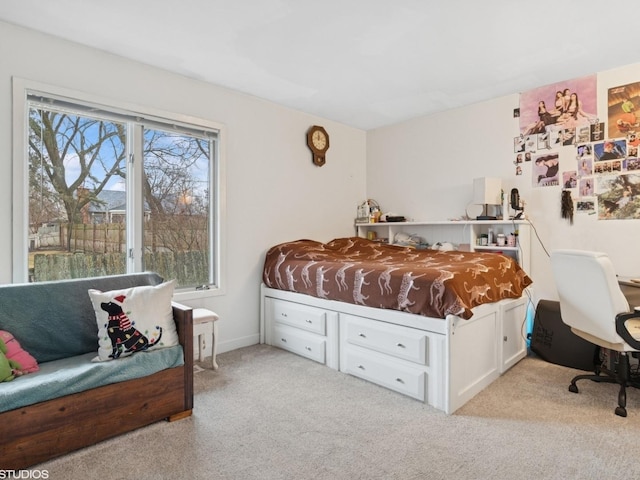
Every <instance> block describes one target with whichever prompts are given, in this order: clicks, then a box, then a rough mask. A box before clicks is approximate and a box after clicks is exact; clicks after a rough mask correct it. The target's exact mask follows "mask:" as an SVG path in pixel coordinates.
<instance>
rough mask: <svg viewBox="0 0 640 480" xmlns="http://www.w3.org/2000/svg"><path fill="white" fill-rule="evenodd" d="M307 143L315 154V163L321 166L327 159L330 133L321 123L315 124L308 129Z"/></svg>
mask: <svg viewBox="0 0 640 480" xmlns="http://www.w3.org/2000/svg"><path fill="white" fill-rule="evenodd" d="M307 145H308V146H309V148H310V149H311V153H312V154H313V163H314V164H315V165H317V166H319V167H321V166H322V165H324V164H325V162H326V160H327V150H329V134H328V133H327V131H326V130H325V129H324V127H321V126H319V125H314V126H312V127H311V128H309V130H308V131H307Z"/></svg>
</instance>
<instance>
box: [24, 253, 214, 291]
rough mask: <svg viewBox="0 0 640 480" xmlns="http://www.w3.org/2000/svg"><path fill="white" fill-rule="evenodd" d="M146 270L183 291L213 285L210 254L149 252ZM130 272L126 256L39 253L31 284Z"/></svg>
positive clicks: (35, 258)
mask: <svg viewBox="0 0 640 480" xmlns="http://www.w3.org/2000/svg"><path fill="white" fill-rule="evenodd" d="M144 266H145V270H150V271H154V272H157V273H158V274H160V276H161V277H163V278H164V279H165V280H171V279H177V280H178V285H179V286H182V287H189V286H194V287H195V286H197V285H203V284H208V283H209V255H208V254H207V252H206V251H191V252H177V253H174V252H149V253H145V255H144ZM126 270H127V267H126V255H125V254H124V253H50V254H38V253H36V254H35V255H34V267H33V272H32V274H31V281H34V282H41V281H46V280H63V279H69V278H84V277H95V276H102V275H116V274H120V273H125V272H126Z"/></svg>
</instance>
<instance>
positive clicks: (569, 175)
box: [562, 170, 578, 188]
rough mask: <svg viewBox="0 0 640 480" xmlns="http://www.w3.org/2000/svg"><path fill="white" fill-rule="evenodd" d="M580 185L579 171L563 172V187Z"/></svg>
mask: <svg viewBox="0 0 640 480" xmlns="http://www.w3.org/2000/svg"><path fill="white" fill-rule="evenodd" d="M577 186H578V172H576V171H575V170H573V171H570V172H562V187H563V188H576V187H577Z"/></svg>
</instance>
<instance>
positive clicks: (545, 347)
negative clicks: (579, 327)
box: [531, 300, 596, 372]
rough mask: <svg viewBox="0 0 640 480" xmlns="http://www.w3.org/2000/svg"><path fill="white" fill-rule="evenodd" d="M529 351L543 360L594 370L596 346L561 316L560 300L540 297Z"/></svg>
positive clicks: (579, 368)
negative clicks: (581, 336) (578, 334)
mask: <svg viewBox="0 0 640 480" xmlns="http://www.w3.org/2000/svg"><path fill="white" fill-rule="evenodd" d="M531 351H532V352H534V353H535V354H536V355H538V356H539V357H540V358H542V359H543V360H546V361H547V362H550V363H555V364H557V365H564V366H565V367H571V368H577V369H578V370H587V371H591V372H592V371H593V369H594V363H593V362H594V355H595V353H596V346H595V345H594V344H593V343H590V342H587V341H586V340H584V339H583V338H580V337H578V336H577V335H576V334H575V333H573V332H572V331H571V329H570V328H569V326H568V325H566V324H565V323H564V322H563V321H562V318H561V317H560V302H554V301H551V300H540V301H539V302H538V306H537V307H536V316H535V318H534V319H533V332H532V334H531Z"/></svg>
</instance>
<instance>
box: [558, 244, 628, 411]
mask: <svg viewBox="0 0 640 480" xmlns="http://www.w3.org/2000/svg"><path fill="white" fill-rule="evenodd" d="M551 267H552V269H553V275H554V278H555V282H556V287H557V289H558V295H559V297H560V316H561V318H562V321H563V322H564V323H566V324H567V325H569V327H571V331H572V332H573V333H575V334H576V335H578V336H579V337H582V338H584V339H585V340H587V341H588V342H591V343H593V344H594V345H597V346H598V349H597V350H596V358H594V372H595V375H578V376H576V377H574V379H573V380H571V385H569V391H570V392H573V393H578V387H577V386H576V382H577V381H578V380H582V379H589V380H592V381H594V382H606V383H617V384H619V385H620V390H619V393H618V407H616V410H615V413H616V415H619V416H621V417H626V416H627V410H626V405H627V393H626V387H627V386H630V387H636V388H640V380H639V379H638V378H637V377H632V376H631V369H630V366H629V356H628V354H630V353H634V352H638V351H640V311H637V310H636V311H633V309H632V308H629V304H628V303H627V299H626V298H625V296H624V294H623V293H622V291H621V289H620V285H619V284H618V279H617V277H616V273H615V271H614V268H613V264H612V263H611V260H610V259H609V257H608V256H607V255H606V254H605V253H599V252H587V251H582V250H557V251H555V252H553V253H552V254H551ZM601 349H606V350H610V351H611V352H612V354H613V355H612V356H613V357H614V358H615V359H614V360H613V361H609V362H606V364H603V363H602V362H601V361H600V351H601ZM601 373H604V374H605V375H601Z"/></svg>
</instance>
